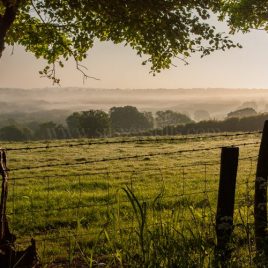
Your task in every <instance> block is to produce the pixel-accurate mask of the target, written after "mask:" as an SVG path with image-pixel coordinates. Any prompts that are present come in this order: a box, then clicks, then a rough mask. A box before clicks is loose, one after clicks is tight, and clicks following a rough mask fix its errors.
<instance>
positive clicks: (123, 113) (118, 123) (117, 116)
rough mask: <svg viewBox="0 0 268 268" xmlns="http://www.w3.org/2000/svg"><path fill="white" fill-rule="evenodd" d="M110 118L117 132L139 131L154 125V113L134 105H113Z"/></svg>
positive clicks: (113, 128)
mask: <svg viewBox="0 0 268 268" xmlns="http://www.w3.org/2000/svg"><path fill="white" fill-rule="evenodd" d="M110 120H111V127H112V130H113V131H117V132H138V131H141V130H145V129H150V128H152V127H153V125H152V115H151V114H149V113H142V112H139V111H138V109H137V108H136V107H133V106H124V107H112V108H111V109H110Z"/></svg>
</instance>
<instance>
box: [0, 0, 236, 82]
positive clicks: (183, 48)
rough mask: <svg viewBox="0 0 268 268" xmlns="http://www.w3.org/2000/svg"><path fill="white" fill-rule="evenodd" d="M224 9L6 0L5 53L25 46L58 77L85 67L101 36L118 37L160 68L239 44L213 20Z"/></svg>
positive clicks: (0, 44)
mask: <svg viewBox="0 0 268 268" xmlns="http://www.w3.org/2000/svg"><path fill="white" fill-rule="evenodd" d="M220 8H221V1H220V0H203V1H197V0H187V1H186V0H146V1H144V0H109V1H107V0H61V1H58V0H31V1H30V0H0V57H1V55H2V52H3V50H4V47H5V45H11V46H13V45H15V44H19V45H22V46H24V47H25V49H26V50H27V51H30V52H33V53H34V55H35V56H36V57H37V58H40V57H42V58H44V59H45V60H46V61H47V62H48V66H46V68H45V69H44V70H43V71H42V72H40V73H41V74H42V75H45V76H47V77H49V78H51V79H53V80H54V82H57V79H56V76H55V66H57V65H59V66H61V67H63V64H64V61H66V60H68V59H69V58H73V59H74V60H75V62H76V64H77V68H78V69H80V70H81V71H82V72H83V69H82V66H81V65H80V64H79V63H80V62H81V61H82V60H83V59H84V58H86V56H87V52H88V50H90V49H91V48H92V47H93V45H94V42H95V40H100V41H112V42H114V43H116V44H117V43H123V44H124V45H129V46H130V47H132V48H133V49H134V50H136V52H137V54H138V55H139V56H143V55H144V56H145V57H146V58H145V61H144V62H143V64H146V63H150V66H151V71H152V72H153V73H156V72H159V71H160V70H161V69H165V68H169V67H170V66H171V65H172V59H173V58H175V57H177V58H179V59H181V60H182V61H184V62H185V59H186V58H187V57H189V56H190V55H191V54H192V53H195V52H200V54H201V56H204V55H208V54H210V53H211V52H213V51H215V50H218V49H223V50H224V49H227V48H231V47H234V46H236V44H234V43H233V42H232V41H231V40H229V38H228V37H227V36H225V34H224V33H220V32H217V30H216V28H215V27H214V26H213V25H212V24H211V22H210V16H211V14H212V13H216V12H217V11H218V10H220ZM83 74H84V75H86V74H85V73H84V72H83Z"/></svg>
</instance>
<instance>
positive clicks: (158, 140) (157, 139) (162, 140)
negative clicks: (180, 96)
mask: <svg viewBox="0 0 268 268" xmlns="http://www.w3.org/2000/svg"><path fill="white" fill-rule="evenodd" d="M256 134H262V131H253V132H244V133H235V134H227V133H226V134H218V135H202V136H193V137H187V135H186V137H177V138H176V137H169V138H156V139H155V138H151V139H149V138H146V139H144V138H141V139H129V140H119V141H101V142H100V141H98V142H94V141H89V142H80V143H79V142H78V143H67V144H58V145H50V144H47V145H43V146H32V147H30V146H25V147H18V148H15V147H7V148H5V150H6V151H24V150H41V149H45V150H48V149H53V148H54V149H55V148H65V147H69V148H71V147H76V146H92V145H113V144H114V145H115V144H125V143H148V142H152V143H157V142H174V141H184V140H186V141H189V140H199V139H213V138H223V137H224V138H230V137H239V136H249V135H256Z"/></svg>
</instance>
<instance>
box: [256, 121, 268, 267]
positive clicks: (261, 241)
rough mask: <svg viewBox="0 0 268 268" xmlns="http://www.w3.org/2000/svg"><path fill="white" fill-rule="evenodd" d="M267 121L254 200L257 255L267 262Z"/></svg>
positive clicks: (259, 158)
mask: <svg viewBox="0 0 268 268" xmlns="http://www.w3.org/2000/svg"><path fill="white" fill-rule="evenodd" d="M267 177H268V120H267V121H265V124H264V128H263V134H262V140H261V145H260V151H259V157H258V164H257V171H256V179H255V198H254V217H255V242H256V249H257V255H258V256H262V257H265V261H266V262H267V260H268V248H267V247H268V236H267V230H266V229H267Z"/></svg>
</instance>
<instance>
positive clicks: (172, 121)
mask: <svg viewBox="0 0 268 268" xmlns="http://www.w3.org/2000/svg"><path fill="white" fill-rule="evenodd" d="M155 121H156V125H157V127H160V128H163V127H166V126H174V125H182V124H188V123H191V122H192V120H191V118H189V117H188V116H187V115H185V114H181V113H177V112H174V111H171V110H166V111H158V112H156V119H155Z"/></svg>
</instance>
